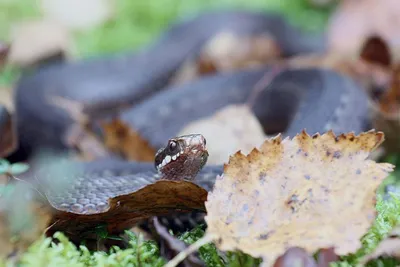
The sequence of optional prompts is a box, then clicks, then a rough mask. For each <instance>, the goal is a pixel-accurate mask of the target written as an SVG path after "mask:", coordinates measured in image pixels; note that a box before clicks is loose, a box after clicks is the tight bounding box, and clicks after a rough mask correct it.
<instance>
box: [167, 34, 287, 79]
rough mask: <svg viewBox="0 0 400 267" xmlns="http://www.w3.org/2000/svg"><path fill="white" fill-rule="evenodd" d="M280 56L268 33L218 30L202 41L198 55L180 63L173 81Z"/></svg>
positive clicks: (245, 65) (259, 62)
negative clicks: (253, 33) (248, 33)
mask: <svg viewBox="0 0 400 267" xmlns="http://www.w3.org/2000/svg"><path fill="white" fill-rule="evenodd" d="M280 57H281V51H280V49H279V46H278V44H277V43H276V40H275V39H274V38H273V37H272V36H270V35H267V34H261V35H252V36H241V35H238V34H235V33H232V32H221V33H219V34H217V35H215V36H214V37H213V38H211V39H210V40H209V41H208V42H207V43H206V44H205V45H204V47H203V49H202V51H201V52H200V55H199V56H198V58H196V59H189V60H188V61H186V62H185V63H184V64H183V65H182V67H181V68H180V70H179V71H178V72H177V74H176V75H175V77H174V79H173V83H175V84H182V83H185V82H189V81H192V80H195V79H197V78H199V77H201V76H203V75H207V74H212V73H216V72H229V71H234V70H238V69H247V68H252V67H258V66H261V65H264V64H266V63H268V62H271V61H273V60H276V59H278V58H280Z"/></svg>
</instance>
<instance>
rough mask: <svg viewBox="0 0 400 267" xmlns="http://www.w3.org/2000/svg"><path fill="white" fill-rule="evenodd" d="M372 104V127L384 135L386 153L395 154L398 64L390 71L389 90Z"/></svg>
mask: <svg viewBox="0 0 400 267" xmlns="http://www.w3.org/2000/svg"><path fill="white" fill-rule="evenodd" d="M371 102H372V105H371V107H372V111H371V115H372V123H373V127H375V128H376V129H379V130H381V131H383V132H384V133H385V136H386V139H387V141H386V142H385V143H384V147H385V150H386V151H387V152H396V151H399V149H400V139H399V134H398V133H399V132H400V64H397V65H396V66H395V67H394V68H393V71H392V79H391V84H390V86H389V88H388V89H387V90H386V92H384V93H383V95H382V96H381V97H380V98H379V99H378V100H373V101H371Z"/></svg>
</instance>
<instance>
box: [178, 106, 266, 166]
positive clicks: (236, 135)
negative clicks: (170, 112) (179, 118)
mask: <svg viewBox="0 0 400 267" xmlns="http://www.w3.org/2000/svg"><path fill="white" fill-rule="evenodd" d="M191 133H201V134H202V135H204V137H205V138H206V140H207V144H208V147H209V148H208V151H209V154H210V156H209V157H208V164H223V163H225V162H226V159H227V158H229V156H230V155H232V154H233V153H235V152H236V151H238V150H239V149H241V150H242V151H244V152H245V153H248V152H250V151H251V150H252V149H253V148H254V147H256V146H259V145H260V144H261V143H262V142H263V141H264V139H265V135H264V132H263V129H262V126H261V124H260V123H259V121H258V120H257V118H256V116H255V115H254V114H253V112H252V111H251V109H250V108H249V107H248V106H247V105H229V106H226V107H224V108H222V109H221V110H219V111H218V112H217V113H215V114H214V115H212V116H210V117H207V118H204V119H200V120H197V121H194V122H191V123H190V124H188V125H187V126H186V127H184V128H183V129H182V130H181V131H180V132H179V134H178V135H184V134H191Z"/></svg>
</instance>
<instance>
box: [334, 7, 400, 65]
mask: <svg viewBox="0 0 400 267" xmlns="http://www.w3.org/2000/svg"><path fill="white" fill-rule="evenodd" d="M399 27H400V2H399V1H398V0H380V1H376V0H358V1H357V0H347V1H341V2H340V4H339V6H338V8H337V10H336V12H335V13H334V14H333V15H332V17H331V19H330V22H329V26H328V31H327V32H328V33H327V35H328V50H329V51H334V52H337V53H338V54H344V55H348V56H352V55H358V54H359V51H360V49H361V47H362V46H363V45H364V43H365V41H366V40H367V39H368V38H370V37H371V36H379V37H380V38H382V39H383V40H385V42H387V44H388V46H389V47H390V50H391V52H392V55H393V56H394V57H395V58H394V59H395V61H397V60H398V59H399V58H400V53H399V52H400V46H399V44H400V42H399V41H400V34H399V31H398V29H399Z"/></svg>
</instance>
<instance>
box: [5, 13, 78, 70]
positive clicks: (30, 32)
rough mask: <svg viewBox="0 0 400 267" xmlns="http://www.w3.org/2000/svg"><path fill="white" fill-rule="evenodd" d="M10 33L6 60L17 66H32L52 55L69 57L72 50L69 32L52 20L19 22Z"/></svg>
mask: <svg viewBox="0 0 400 267" xmlns="http://www.w3.org/2000/svg"><path fill="white" fill-rule="evenodd" d="M11 35H12V36H11V48H10V51H9V55H8V62H9V63H11V64H14V65H17V66H21V67H28V66H32V65H34V64H36V63H38V62H40V61H42V60H45V59H48V58H51V57H54V56H63V57H66V58H71V57H72V55H73V52H74V51H73V50H74V47H73V42H72V38H71V36H70V33H69V32H68V30H66V29H65V28H64V27H62V26H60V25H59V24H57V23H55V22H54V21H48V20H32V21H26V22H20V23H18V24H17V25H15V26H14V28H13V29H12V31H11Z"/></svg>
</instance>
